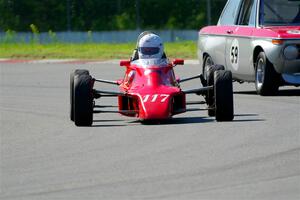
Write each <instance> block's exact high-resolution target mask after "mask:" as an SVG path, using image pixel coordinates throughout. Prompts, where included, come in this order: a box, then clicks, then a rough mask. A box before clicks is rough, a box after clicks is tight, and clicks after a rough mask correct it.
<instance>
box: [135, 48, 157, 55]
mask: <svg viewBox="0 0 300 200" xmlns="http://www.w3.org/2000/svg"><path fill="white" fill-rule="evenodd" d="M139 51H140V52H141V53H142V54H144V55H148V56H149V55H154V54H158V53H159V47H139Z"/></svg>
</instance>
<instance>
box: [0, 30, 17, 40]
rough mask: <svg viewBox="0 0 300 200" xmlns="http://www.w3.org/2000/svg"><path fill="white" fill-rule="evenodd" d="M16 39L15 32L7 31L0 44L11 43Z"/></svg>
mask: <svg viewBox="0 0 300 200" xmlns="http://www.w3.org/2000/svg"><path fill="white" fill-rule="evenodd" d="M15 37H16V32H15V31H13V30H9V29H8V30H7V31H6V32H5V36H4V37H3V38H1V39H0V42H1V43H13V42H14V39H15Z"/></svg>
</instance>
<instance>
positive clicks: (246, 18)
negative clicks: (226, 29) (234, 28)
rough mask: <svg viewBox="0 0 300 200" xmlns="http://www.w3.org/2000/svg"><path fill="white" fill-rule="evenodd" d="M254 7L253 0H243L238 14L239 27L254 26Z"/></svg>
mask: <svg viewBox="0 0 300 200" xmlns="http://www.w3.org/2000/svg"><path fill="white" fill-rule="evenodd" d="M255 17H256V5H255V1H254V0H244V1H243V2H242V6H241V10H240V13H239V19H238V24H239V25H250V26H254V25H255Z"/></svg>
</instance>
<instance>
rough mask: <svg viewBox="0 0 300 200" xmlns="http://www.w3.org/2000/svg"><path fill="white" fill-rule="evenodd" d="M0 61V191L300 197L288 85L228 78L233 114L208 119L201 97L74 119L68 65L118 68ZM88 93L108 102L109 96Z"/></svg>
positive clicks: (97, 69) (298, 107)
mask: <svg viewBox="0 0 300 200" xmlns="http://www.w3.org/2000/svg"><path fill="white" fill-rule="evenodd" d="M0 66H1V68H0V69H1V79H0V81H1V85H0V89H1V90H0V92H1V93H0V95H1V96H0V97H1V98H0V100H1V101H0V116H1V129H0V131H1V138H0V139H1V159H0V162H1V163H0V166H1V176H0V180H1V194H0V199H1V200H4V199H22V200H25V199H28V200H35V199H36V200H41V199H42V200H43V199H49V200H53V199H122V200H123V199H206V200H210V199H214V200H215V199H218V200H219V199H220V200H223V199H236V200H237V199H249V200H250V199H251V200H253V199H270V200H276V199H278V200H283V199H288V200H292V199H300V91H299V89H297V88H294V87H284V88H281V92H280V93H279V96H271V97H260V96H257V95H256V94H255V92H254V87H253V84H247V83H245V84H242V85H239V84H234V90H235V94H234V101H235V118H234V121H233V122H222V123H221V122H216V121H215V120H214V119H213V118H210V117H207V112H206V111H205V110H201V108H204V107H205V106H203V105H202V106H199V105H193V104H192V105H189V107H190V108H194V111H193V112H188V113H184V114H181V115H178V116H175V117H174V119H173V120H171V121H168V122H165V123H162V124H153V125H143V124H141V123H140V122H139V121H137V120H136V119H134V118H128V117H123V116H120V115H119V114H115V113H100V114H97V115H95V117H94V118H95V119H94V120H95V121H94V124H93V127H86V128H80V127H76V126H75V125H74V124H73V123H71V121H70V120H69V73H70V72H71V71H72V70H74V69H75V68H87V69H89V70H90V72H91V74H93V75H94V76H95V77H97V78H105V79H117V78H120V77H122V75H123V73H124V68H122V67H119V66H118V65H116V64H97V65H78V64H77V65H75V64H4V63H0ZM176 73H177V75H178V76H181V77H187V76H190V75H194V74H196V73H198V67H197V65H186V66H177V67H176ZM199 85H200V84H199V82H198V80H195V81H192V82H190V83H185V84H182V88H186V89H189V88H194V87H197V86H199ZM97 86H98V88H99V89H114V90H117V88H114V86H107V85H103V84H98V83H97ZM201 100H203V99H202V98H201V97H199V96H196V95H189V96H188V101H201ZM98 103H99V105H101V106H102V108H101V109H104V110H107V111H108V110H117V107H116V105H117V104H116V103H117V102H116V99H114V98H110V99H104V98H103V99H101V100H100V101H98Z"/></svg>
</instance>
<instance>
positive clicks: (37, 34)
mask: <svg viewBox="0 0 300 200" xmlns="http://www.w3.org/2000/svg"><path fill="white" fill-rule="evenodd" d="M30 29H31V32H32V34H33V39H32V42H33V43H39V41H40V32H39V29H38V27H37V26H36V25H34V24H30Z"/></svg>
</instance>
